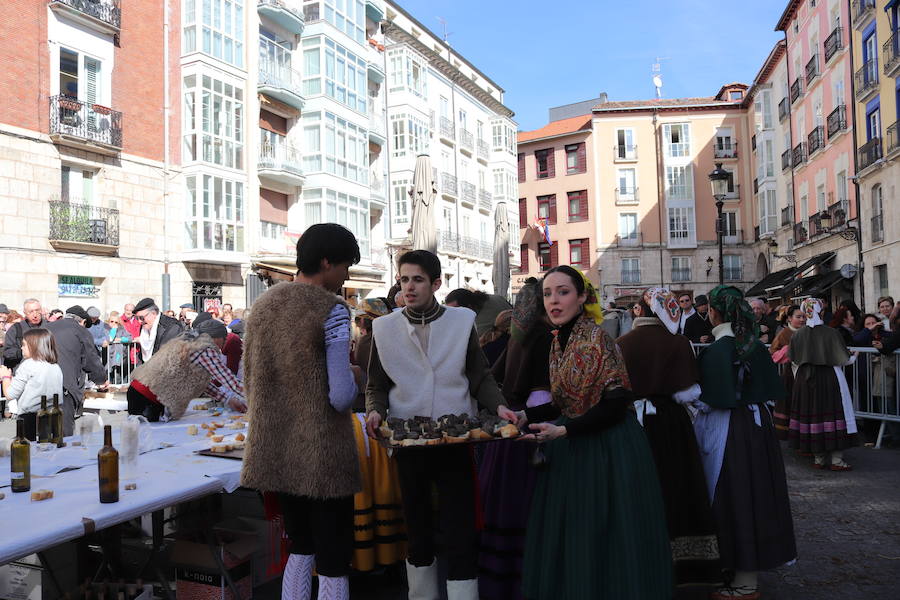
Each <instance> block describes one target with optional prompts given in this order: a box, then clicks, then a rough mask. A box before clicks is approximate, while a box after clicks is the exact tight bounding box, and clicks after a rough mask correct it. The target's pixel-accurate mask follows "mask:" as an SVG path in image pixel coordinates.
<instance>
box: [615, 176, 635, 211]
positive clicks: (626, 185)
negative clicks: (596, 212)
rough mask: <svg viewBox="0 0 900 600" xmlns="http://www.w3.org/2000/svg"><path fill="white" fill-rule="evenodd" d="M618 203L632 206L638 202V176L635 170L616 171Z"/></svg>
mask: <svg viewBox="0 0 900 600" xmlns="http://www.w3.org/2000/svg"><path fill="white" fill-rule="evenodd" d="M616 182H617V187H616V202H619V203H622V204H631V203H634V202H636V201H637V183H636V182H637V174H636V173H635V170H634V169H616Z"/></svg>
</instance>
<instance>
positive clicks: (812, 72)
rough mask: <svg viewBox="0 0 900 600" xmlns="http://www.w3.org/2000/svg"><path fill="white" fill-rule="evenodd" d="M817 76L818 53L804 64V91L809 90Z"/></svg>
mask: <svg viewBox="0 0 900 600" xmlns="http://www.w3.org/2000/svg"><path fill="white" fill-rule="evenodd" d="M818 76H819V53H818V52H816V53H815V54H813V55H812V58H810V59H809V62H807V63H806V89H809V86H810V84H811V83H812V82H813V80H815V78H816V77H818Z"/></svg>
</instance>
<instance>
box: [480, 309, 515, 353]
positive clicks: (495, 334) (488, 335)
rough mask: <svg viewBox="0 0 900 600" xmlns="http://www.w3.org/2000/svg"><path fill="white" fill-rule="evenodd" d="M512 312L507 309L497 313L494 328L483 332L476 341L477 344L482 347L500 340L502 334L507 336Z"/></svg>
mask: <svg viewBox="0 0 900 600" xmlns="http://www.w3.org/2000/svg"><path fill="white" fill-rule="evenodd" d="M512 312H513V311H512V310H511V309H507V310H502V311H500V312H499V313H497V318H496V319H494V326H493V327H491V328H490V330H488V331H485V332H484V335H482V336H481V337H480V338H479V339H478V344H479V345H481V346H484V345H485V344H490V343H491V342H493V341H495V340H497V339H499V338H501V337H502V336H503V335H504V334H508V333H509V328H510V325H511V322H512Z"/></svg>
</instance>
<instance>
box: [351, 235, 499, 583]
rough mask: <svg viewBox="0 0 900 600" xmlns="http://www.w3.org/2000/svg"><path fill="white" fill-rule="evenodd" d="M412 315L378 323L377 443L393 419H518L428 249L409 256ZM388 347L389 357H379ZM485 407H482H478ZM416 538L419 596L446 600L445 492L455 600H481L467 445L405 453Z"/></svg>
mask: <svg viewBox="0 0 900 600" xmlns="http://www.w3.org/2000/svg"><path fill="white" fill-rule="evenodd" d="M398 262H399V271H400V291H401V292H402V294H403V300H404V302H405V307H404V308H403V310H400V311H397V312H394V313H391V314H390V315H385V316H383V317H379V318H378V319H375V320H374V321H373V322H372V329H373V331H372V352H371V357H370V359H369V382H368V386H367V387H366V410H367V415H368V416H367V420H366V429H367V431H368V433H369V435H370V436H371V437H378V436H379V432H378V427H379V426H380V425H381V422H382V421H383V420H384V419H385V418H387V416H388V415H390V416H392V417H399V418H403V419H409V418H412V417H417V416H423V417H429V418H431V419H437V418H439V417H441V416H443V415H446V414H457V415H458V414H462V413H468V414H470V415H472V414H475V413H476V412H477V404H481V405H482V406H484V407H485V408H488V409H490V410H493V411H496V412H497V414H498V415H500V416H501V417H503V418H506V419H509V420H511V421H512V422H515V420H516V419H515V415H514V414H513V413H512V412H511V411H510V410H509V409H508V408H507V407H506V406H504V405H503V396H502V395H501V394H500V390H499V389H498V387H497V384H496V382H495V381H494V378H493V376H492V375H491V373H490V370H489V368H488V364H487V359H485V357H484V353H483V352H482V351H481V348H480V346H479V345H478V336H477V334H476V333H475V328H474V324H475V313H474V312H472V311H471V310H469V309H466V308H454V307H448V306H441V305H440V304H438V303H437V301H436V300H435V298H434V293H435V292H436V291H437V290H438V289H439V288H440V287H441V278H440V277H441V263H440V260H438V257H437V256H435V255H434V254H432V253H431V252H428V251H427V250H413V251H410V252H407V253H406V254H404V255H403V256H401V257H400V260H399V261H398ZM379 349H381V353H379ZM476 402H477V404H476ZM396 459H397V471H398V475H399V480H400V492H401V494H402V496H403V512H404V517H405V520H406V527H407V537H408V539H409V558H408V560H407V565H406V572H407V577H408V581H409V598H410V600H437V599H438V598H439V597H440V595H439V591H438V572H437V562H436V560H435V548H434V530H435V527H434V524H433V523H432V511H431V489H432V484H434V486H435V487H436V488H437V493H438V506H439V513H438V519H439V521H440V530H441V531H442V532H443V534H444V536H445V537H444V548H445V550H446V555H447V563H448V572H447V598H448V599H449V600H478V580H477V574H478V533H477V532H476V529H475V485H476V483H475V469H474V466H473V464H472V454H471V452H470V448H469V447H468V446H467V445H465V444H460V445H454V446H443V447H437V448H429V449H425V450H423V449H410V450H400V451H398V452H397V454H396Z"/></svg>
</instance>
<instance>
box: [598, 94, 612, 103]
mask: <svg viewBox="0 0 900 600" xmlns="http://www.w3.org/2000/svg"><path fill="white" fill-rule="evenodd" d="M607 102H609V96H608V95H607V93H606V92H600V96H598V97H597V104H606V103H607Z"/></svg>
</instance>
